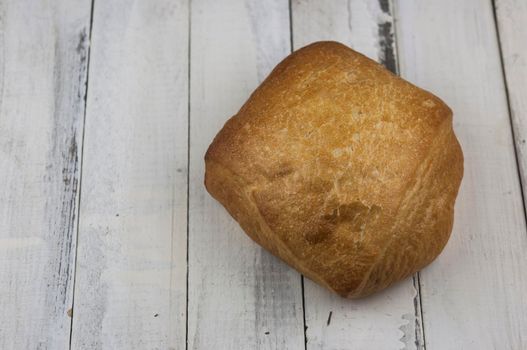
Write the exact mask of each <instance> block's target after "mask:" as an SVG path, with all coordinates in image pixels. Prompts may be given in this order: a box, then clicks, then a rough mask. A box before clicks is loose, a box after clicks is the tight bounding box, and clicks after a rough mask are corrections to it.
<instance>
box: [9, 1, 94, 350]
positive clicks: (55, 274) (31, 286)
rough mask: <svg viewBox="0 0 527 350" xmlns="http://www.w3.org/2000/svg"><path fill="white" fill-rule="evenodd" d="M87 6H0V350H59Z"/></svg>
mask: <svg viewBox="0 0 527 350" xmlns="http://www.w3.org/2000/svg"><path fill="white" fill-rule="evenodd" d="M89 26H90V1H89V0H75V1H70V0H63V1H60V0H59V1H52V2H51V1H32V0H28V1H25V0H2V1H0V179H1V180H0V181H1V184H0V310H1V312H0V348H1V349H37V348H38V349H67V348H68V347H69V336H70V324H71V319H70V318H69V317H68V316H67V310H68V309H69V308H70V307H71V303H72V295H73V273H74V267H73V264H74V259H75V241H76V231H77V225H76V216H77V203H78V195H77V193H78V183H79V175H80V162H79V159H80V157H81V154H80V150H81V144H82V129H83V119H84V100H83V98H84V92H85V81H86V58H87V46H88V40H87V33H89V30H90V28H89Z"/></svg>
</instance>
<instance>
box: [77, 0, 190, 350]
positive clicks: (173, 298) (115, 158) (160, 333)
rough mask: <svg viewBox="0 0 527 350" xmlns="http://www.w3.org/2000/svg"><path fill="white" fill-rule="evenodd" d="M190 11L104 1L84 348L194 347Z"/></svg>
mask: <svg viewBox="0 0 527 350" xmlns="http://www.w3.org/2000/svg"><path fill="white" fill-rule="evenodd" d="M188 11H189V9H188V3H187V2H186V1H170V0H159V1H155V2H154V1H149V0H143V1H135V2H130V1H126V0H112V1H96V2H95V8H94V19H93V31H92V42H93V46H92V53H91V60H90V74H89V92H88V106H87V116H86V131H85V144H84V160H83V164H84V165H83V178H82V179H83V181H82V193H81V198H82V200H81V207H80V223H79V225H80V226H79V244H78V260H77V276H76V284H75V303H74V312H73V317H74V319H73V334H72V347H73V348H74V349H167V348H168V349H183V348H184V347H185V316H186V315H185V314H186V313H185V309H186V307H185V304H186V226H187V222H186V217H187V206H186V203H187V182H186V180H187V174H186V172H187V159H188V152H187V151H188V149H187V143H188V127H187V121H188V28H189V23H188V18H189V17H188Z"/></svg>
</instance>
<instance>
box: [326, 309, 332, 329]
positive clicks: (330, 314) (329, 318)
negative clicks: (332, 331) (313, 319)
mask: <svg viewBox="0 0 527 350" xmlns="http://www.w3.org/2000/svg"><path fill="white" fill-rule="evenodd" d="M331 316H333V311H330V312H329V316H328V322H327V325H328V326H329V325H330V324H331Z"/></svg>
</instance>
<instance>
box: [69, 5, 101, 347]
mask: <svg viewBox="0 0 527 350" xmlns="http://www.w3.org/2000/svg"><path fill="white" fill-rule="evenodd" d="M94 8H95V0H91V7H90V24H89V26H90V28H89V31H88V52H87V54H86V81H85V86H86V89H85V91H84V115H83V120H82V140H81V148H80V150H81V154H80V162H79V189H78V191H79V202H78V205H77V210H76V215H77V235H76V236H75V259H74V263H73V267H74V272H73V286H72V288H73V295H72V298H71V321H70V339H69V349H70V350H71V342H72V339H73V319H74V317H75V282H76V281H77V252H78V248H79V228H80V207H81V198H82V170H83V166H82V165H83V162H84V136H85V132H86V114H87V113H86V112H87V109H88V87H89V84H88V81H89V76H90V55H91V46H92V29H93V13H94Z"/></svg>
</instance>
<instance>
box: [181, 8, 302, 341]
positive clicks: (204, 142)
mask: <svg viewBox="0 0 527 350" xmlns="http://www.w3.org/2000/svg"><path fill="white" fill-rule="evenodd" d="M191 12H192V14H191V23H192V28H191V33H192V36H191V112H190V116H191V119H190V135H191V136H190V204H189V209H190V211H189V213H190V216H189V225H190V226H189V291H190V293H189V305H188V318H189V319H188V322H189V329H188V345H189V349H303V348H304V332H303V319H302V295H301V284H300V275H299V274H298V273H297V272H295V271H294V270H293V269H291V268H289V267H287V266H286V265H285V264H283V263H282V262H280V261H278V259H276V258H274V257H273V256H271V255H270V254H269V253H267V252H266V251H264V250H263V249H262V248H260V247H259V246H257V245H256V244H255V243H254V242H252V241H251V240H250V239H249V238H248V237H247V236H246V235H245V234H244V233H243V232H242V230H241V229H240V228H239V226H238V224H237V223H236V222H235V221H234V220H233V219H232V218H231V217H230V216H229V215H228V214H227V212H226V211H225V210H224V209H223V208H222V207H221V205H220V204H219V203H217V202H216V201H215V200H214V199H213V198H212V197H211V196H210V195H209V194H208V193H207V192H206V190H205V188H204V186H203V174H204V171H205V169H204V161H203V156H204V154H205V151H206V149H207V147H208V145H209V144H210V142H211V141H212V139H213V137H214V135H215V134H216V133H217V132H218V131H219V130H220V128H221V127H222V125H223V123H225V121H226V120H227V119H228V118H229V117H230V116H232V115H233V114H234V113H236V112H237V110H238V109H239V108H240V107H241V105H242V104H243V102H245V100H246V99H247V98H248V97H249V94H250V93H251V92H252V91H253V89H255V88H256V86H257V84H258V83H259V81H260V80H261V79H262V78H263V77H265V76H266V75H267V74H268V73H269V72H270V70H271V69H272V68H273V67H274V65H275V64H277V63H278V61H279V60H280V59H282V58H283V57H284V56H286V55H287V54H288V53H289V51H290V43H289V40H290V38H289V15H288V2H287V1H286V0H272V1H265V2H261V1H258V0H249V1H244V0H233V1H227V2H221V1H214V0H195V1H193V2H192V11H191Z"/></svg>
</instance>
